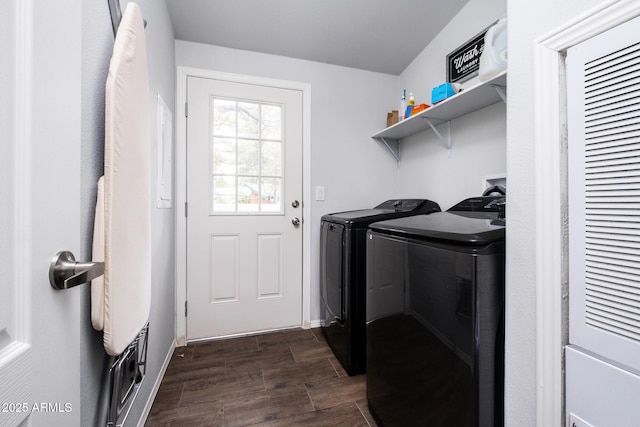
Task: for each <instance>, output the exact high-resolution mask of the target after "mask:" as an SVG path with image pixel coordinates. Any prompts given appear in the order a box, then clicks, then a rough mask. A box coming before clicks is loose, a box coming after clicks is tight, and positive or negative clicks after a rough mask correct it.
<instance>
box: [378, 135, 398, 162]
mask: <svg viewBox="0 0 640 427" xmlns="http://www.w3.org/2000/svg"><path fill="white" fill-rule="evenodd" d="M378 139H379V140H380V141H382V142H383V143H384V145H385V146H386V147H387V150H389V152H390V153H391V155H392V156H393V157H395V159H396V161H398V162H399V161H400V144H399V143H398V140H397V139H391V138H389V139H386V138H384V137H378Z"/></svg>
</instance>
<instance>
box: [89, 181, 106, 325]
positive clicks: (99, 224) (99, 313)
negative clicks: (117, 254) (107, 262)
mask: <svg viewBox="0 0 640 427" xmlns="http://www.w3.org/2000/svg"><path fill="white" fill-rule="evenodd" d="M91 255H92V260H93V261H94V262H104V176H101V177H100V179H99V180H98V200H97V201H96V214H95V218H94V220H93V247H92V250H91ZM91 324H92V325H93V328H94V329H95V330H97V331H101V330H102V329H103V328H104V275H102V276H99V277H97V278H95V279H93V280H92V281H91Z"/></svg>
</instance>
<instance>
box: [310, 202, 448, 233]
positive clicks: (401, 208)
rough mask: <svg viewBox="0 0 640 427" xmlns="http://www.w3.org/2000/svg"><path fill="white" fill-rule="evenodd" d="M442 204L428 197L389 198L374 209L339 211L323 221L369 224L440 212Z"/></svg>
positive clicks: (323, 218)
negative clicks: (439, 204)
mask: <svg viewBox="0 0 640 427" xmlns="http://www.w3.org/2000/svg"><path fill="white" fill-rule="evenodd" d="M439 211H440V206H438V204H437V203H435V202H432V201H431V200H427V199H399V200H387V201H386V202H384V203H381V204H380V205H378V206H376V207H375V208H373V209H362V210H355V211H346V212H337V213H332V214H327V215H323V216H322V221H329V222H336V223H340V224H356V225H362V226H368V225H369V224H370V223H372V222H376V221H384V220H386V219H392V218H400V217H404V216H408V215H416V214H429V213H432V212H439Z"/></svg>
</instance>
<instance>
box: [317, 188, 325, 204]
mask: <svg viewBox="0 0 640 427" xmlns="http://www.w3.org/2000/svg"><path fill="white" fill-rule="evenodd" d="M316 200H318V201H322V200H324V186H321V185H319V186H317V187H316Z"/></svg>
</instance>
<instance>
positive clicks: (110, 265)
mask: <svg viewBox="0 0 640 427" xmlns="http://www.w3.org/2000/svg"><path fill="white" fill-rule="evenodd" d="M148 80H149V77H148V69H147V52H146V39H145V30H144V22H143V19H142V13H141V11H140V8H139V6H138V5H137V4H135V3H128V4H127V8H126V9H125V12H124V14H123V16H122V21H121V22H120V26H119V27H118V32H117V35H116V39H115V42H114V46H113V55H112V57H111V63H110V65H109V74H108V76H107V85H106V106H105V159H104V172H105V173H104V233H105V234H104V262H105V272H104V317H103V325H102V326H103V332H104V348H105V350H106V352H107V353H108V354H109V355H112V356H117V355H119V354H121V353H122V352H123V351H124V350H126V348H127V347H128V346H129V344H131V343H132V342H133V341H134V340H135V339H136V337H137V336H138V334H139V332H140V331H141V330H142V328H143V327H144V326H145V324H146V323H147V320H148V318H149V311H150V304H151V244H150V234H151V232H150V198H149V197H150V189H149V180H150V178H149V167H150V165H149V162H150V147H149V146H150V140H149V129H150V121H149V117H150V116H149V102H150V100H149V82H148ZM99 304H100V302H99V298H97V300H96V306H98V305H99ZM92 305H93V303H92ZM95 308H96V315H97V317H99V313H98V312H99V310H100V308H99V307H95ZM92 311H93V309H92ZM92 317H93V315H92ZM97 323H99V322H97Z"/></svg>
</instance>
